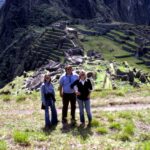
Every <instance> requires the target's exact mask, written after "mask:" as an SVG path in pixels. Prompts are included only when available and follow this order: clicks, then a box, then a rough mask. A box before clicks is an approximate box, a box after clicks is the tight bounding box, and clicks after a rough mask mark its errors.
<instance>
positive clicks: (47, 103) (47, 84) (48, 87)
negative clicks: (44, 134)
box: [41, 74, 58, 128]
mask: <svg viewBox="0 0 150 150" xmlns="http://www.w3.org/2000/svg"><path fill="white" fill-rule="evenodd" d="M41 100H42V106H43V108H44V109H45V128H49V127H50V126H51V125H56V124H57V123H58V119H57V111H56V107H55V91H54V87H53V85H52V83H51V76H50V75H49V74H46V75H45V76H44V83H43V84H42V86H41ZM49 108H50V109H51V117H50V114H49Z"/></svg>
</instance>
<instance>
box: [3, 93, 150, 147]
mask: <svg viewBox="0 0 150 150" xmlns="http://www.w3.org/2000/svg"><path fill="white" fill-rule="evenodd" d="M145 92H146V91H145ZM147 92H148V91H147ZM147 92H146V93H147ZM137 93H138V92H136V93H135V94H133V93H132V94H128V95H126V96H116V95H115V96H114V95H112V96H111V98H112V100H111V102H114V104H118V102H119V100H120V103H121V102H122V101H124V103H127V97H131V99H132V97H134V96H135V97H136V96H138V97H140V94H139V95H138V94H137ZM94 94H95V93H93V95H92V97H93V98H92V101H91V103H92V112H93V122H92V126H91V127H87V126H85V127H84V128H82V127H80V126H79V123H80V122H79V113H78V109H77V112H76V114H77V125H76V126H75V127H72V126H71V125H68V128H67V129H63V128H62V124H61V123H59V124H58V125H57V126H56V127H53V128H51V129H50V130H49V131H45V130H44V112H43V111H42V110H40V105H41V102H40V96H39V93H38V92H37V93H36V92H33V94H29V95H26V96H24V97H23V98H22V99H20V100H18V98H17V97H13V96H11V97H10V98H9V100H7V101H6V100H5V99H3V96H1V98H0V103H1V105H0V114H1V115H0V150H5V149H13V150H14V149H15V150H21V149H23V150H34V149H41V150H43V149H50V150H51V149H52V150H53V149H58V150H59V149H60V150H63V149H65V150H70V149H83V150H84V149H89V150H90V149H100V150H118V149H123V150H130V149H136V150H141V149H142V150H149V149H150V126H149V125H150V117H149V116H150V110H149V109H147V110H140V111H137V110H132V111H119V112H117V111H113V112H111V111H108V112H107V111H100V110H99V106H102V105H108V104H109V103H108V97H101V98H100V97H99V98H98V97H97V98H96V97H95V98H94ZM57 97H58V96H57ZM15 98H16V99H15ZM131 99H129V100H128V101H129V102H131V101H130V100H131ZM144 99H145V100H146V99H147V101H146V102H145V103H149V102H150V101H149V100H150V99H149V96H148V94H145V96H143V98H142V100H143V101H144ZM109 101H110V96H109ZM121 104H123V102H122V103H121ZM56 105H57V110H58V116H59V120H61V107H62V104H61V100H60V98H59V99H58V98H57V103H56ZM68 117H69V116H68ZM86 120H87V118H86Z"/></svg>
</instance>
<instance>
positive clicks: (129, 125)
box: [123, 121, 135, 135]
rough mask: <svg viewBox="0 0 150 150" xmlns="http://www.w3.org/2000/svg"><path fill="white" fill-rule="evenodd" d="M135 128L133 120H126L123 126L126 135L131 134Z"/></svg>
mask: <svg viewBox="0 0 150 150" xmlns="http://www.w3.org/2000/svg"><path fill="white" fill-rule="evenodd" d="M134 130H135V125H134V124H133V122H128V121H127V122H126V125H125V126H124V128H123V132H124V133H125V134H128V135H133V134H134Z"/></svg>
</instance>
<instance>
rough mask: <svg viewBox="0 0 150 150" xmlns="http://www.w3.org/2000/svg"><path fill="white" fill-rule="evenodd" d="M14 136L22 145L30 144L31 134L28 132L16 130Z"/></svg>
mask: <svg viewBox="0 0 150 150" xmlns="http://www.w3.org/2000/svg"><path fill="white" fill-rule="evenodd" d="M13 138H14V141H15V142H16V143H19V144H21V145H26V146H27V145H30V141H29V135H28V133H26V132H22V131H14V133H13Z"/></svg>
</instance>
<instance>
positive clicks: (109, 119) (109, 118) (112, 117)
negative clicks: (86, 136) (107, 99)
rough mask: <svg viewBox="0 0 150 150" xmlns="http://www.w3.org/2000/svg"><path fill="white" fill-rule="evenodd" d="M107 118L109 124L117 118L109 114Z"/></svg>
mask: <svg viewBox="0 0 150 150" xmlns="http://www.w3.org/2000/svg"><path fill="white" fill-rule="evenodd" d="M107 118H108V121H109V122H113V121H114V120H115V116H114V115H112V114H108V115H107Z"/></svg>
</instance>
